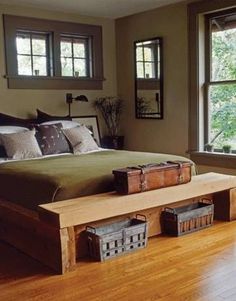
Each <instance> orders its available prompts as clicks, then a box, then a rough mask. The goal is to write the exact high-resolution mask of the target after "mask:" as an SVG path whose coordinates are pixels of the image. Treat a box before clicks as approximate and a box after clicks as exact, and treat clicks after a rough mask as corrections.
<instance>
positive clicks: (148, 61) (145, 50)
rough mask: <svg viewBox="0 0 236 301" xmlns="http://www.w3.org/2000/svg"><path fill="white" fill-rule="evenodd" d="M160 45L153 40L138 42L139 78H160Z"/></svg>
mask: <svg viewBox="0 0 236 301" xmlns="http://www.w3.org/2000/svg"><path fill="white" fill-rule="evenodd" d="M158 49H159V47H157V44H155V43H153V41H148V42H140V43H136V58H137V61H136V62H137V68H136V69H137V78H138V79H149V78H150V79H158V78H159V76H160V75H159V74H158V71H157V70H159V69H160V68H158V64H160V55H159V53H158Z"/></svg>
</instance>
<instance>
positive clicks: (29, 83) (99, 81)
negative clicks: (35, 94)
mask: <svg viewBox="0 0 236 301" xmlns="http://www.w3.org/2000/svg"><path fill="white" fill-rule="evenodd" d="M5 78H6V79H7V81H8V88H9V89H39V90H44V89H45V90H46V89H52V90H54V89H56V90H65V89H71V90H72V89H74V90H76V89H80V90H102V88H103V81H104V78H77V77H69V76H68V77H62V76H18V75H13V76H11V75H10V76H9V75H7V76H5Z"/></svg>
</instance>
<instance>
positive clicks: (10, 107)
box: [0, 5, 117, 117]
mask: <svg viewBox="0 0 236 301" xmlns="http://www.w3.org/2000/svg"><path fill="white" fill-rule="evenodd" d="M0 14H1V15H2V14H11V15H20V16H28V17H36V18H45V19H53V20H60V21H69V22H78V23H86V24H95V25H101V26H102V28H103V58H104V59H103V60H104V76H105V78H106V80H105V81H104V85H103V90H100V91H81V90H80V91H71V90H69V91H64V90H14V89H8V88H7V80H6V79H5V78H4V77H3V76H4V75H5V74H6V71H5V70H6V69H5V53H4V36H3V24H2V16H1V22H0V73H1V77H0V112H5V113H9V114H15V115H17V116H22V117H25V116H28V115H29V114H33V113H35V109H36V108H40V109H42V110H45V111H47V112H50V113H52V114H62V115H63V114H67V110H68V109H67V105H66V103H65V94H66V93H67V92H71V93H73V94H74V95H75V96H77V95H79V94H85V95H86V96H87V97H88V99H89V102H88V103H75V104H73V112H72V113H73V114H79V115H86V114H92V113H94V111H93V108H92V105H91V104H92V100H93V99H95V98H96V97H98V96H101V95H116V93H117V91H116V49H115V24H114V21H113V20H111V19H105V18H92V17H84V16H79V15H76V14H66V13H61V12H54V11H48V10H40V9H33V8H28V7H22V6H19V7H15V6H12V5H9V6H8V5H0Z"/></svg>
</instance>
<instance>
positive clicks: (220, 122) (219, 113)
mask: <svg viewBox="0 0 236 301" xmlns="http://www.w3.org/2000/svg"><path fill="white" fill-rule="evenodd" d="M235 15H236V4H235V1H231V0H224V1H198V2H193V3H190V4H189V5H188V25H189V28H188V32H189V98H190V99H189V100H190V102H189V153H190V156H191V159H192V160H194V161H195V163H197V164H199V165H207V166H217V167H223V168H234V167H235V166H236V152H235V118H234V117H235V96H236V93H235V89H236V79H235V72H236V71H235V66H236V65H235V21H236V20H235ZM207 143H212V144H213V147H214V151H213V152H208V151H206V146H207V145H206V144H207ZM228 144H229V145H230V146H231V149H232V153H230V154H223V153H222V152H223V146H224V145H228ZM209 146H210V145H209Z"/></svg>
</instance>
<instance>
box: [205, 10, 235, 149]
mask: <svg viewBox="0 0 236 301" xmlns="http://www.w3.org/2000/svg"><path fill="white" fill-rule="evenodd" d="M209 22H210V24H209V25H210V36H208V41H209V46H210V47H209V49H210V54H209V63H210V64H209V68H206V71H207V74H206V78H209V79H210V80H209V82H207V83H206V84H207V87H208V89H207V95H206V99H207V102H206V103H207V108H206V112H207V116H206V118H207V123H206V125H207V126H205V137H206V141H205V142H206V143H211V144H213V147H214V151H215V152H221V151H222V150H223V149H224V146H225V145H229V146H230V147H231V150H232V152H233V153H235V152H236V14H234V15H225V16H220V17H214V18H211V19H210V20H209Z"/></svg>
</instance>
